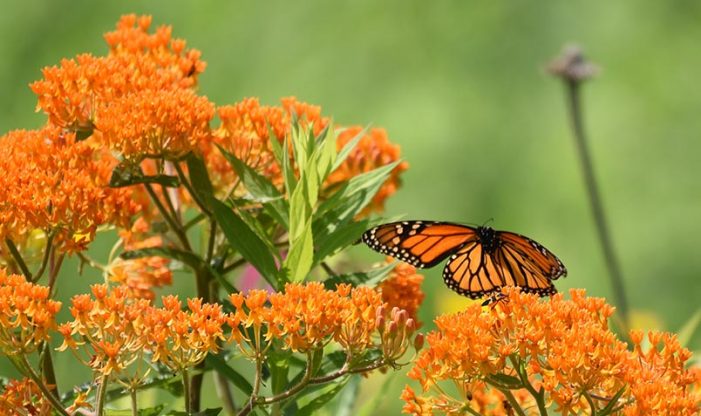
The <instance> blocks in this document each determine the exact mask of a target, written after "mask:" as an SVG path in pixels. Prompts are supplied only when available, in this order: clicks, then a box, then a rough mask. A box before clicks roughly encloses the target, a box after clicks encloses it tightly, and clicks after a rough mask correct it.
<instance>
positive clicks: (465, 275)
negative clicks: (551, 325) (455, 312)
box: [362, 221, 567, 298]
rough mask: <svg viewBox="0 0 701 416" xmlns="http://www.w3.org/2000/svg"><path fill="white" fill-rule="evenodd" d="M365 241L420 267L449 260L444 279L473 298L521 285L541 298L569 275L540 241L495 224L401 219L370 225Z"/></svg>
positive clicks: (372, 246) (377, 249) (379, 249)
mask: <svg viewBox="0 0 701 416" xmlns="http://www.w3.org/2000/svg"><path fill="white" fill-rule="evenodd" d="M362 240H363V241H364V242H365V243H366V244H367V245H368V246H369V247H370V248H372V249H373V250H375V251H378V252H380V253H383V254H387V255H389V256H392V257H395V258H397V259H399V260H402V261H404V262H406V263H409V264H411V265H413V266H415V267H419V268H427V267H433V266H435V265H436V264H438V263H441V262H443V261H444V260H445V259H448V262H447V264H446V266H445V268H444V269H443V280H444V281H445V283H446V285H447V286H448V287H449V288H450V289H452V290H454V291H456V292H457V293H459V294H461V295H465V296H469V297H471V298H480V297H483V296H487V295H492V294H495V293H497V292H499V291H500V290H501V288H502V287H503V286H518V287H521V289H522V290H524V291H526V292H531V293H536V294H538V295H541V296H546V295H552V294H554V293H556V292H557V290H556V289H555V286H554V285H553V284H552V280H555V279H558V278H559V277H561V276H566V275H567V269H566V268H565V266H564V265H563V264H562V262H561V261H560V260H559V259H558V258H557V257H556V256H555V255H554V254H552V253H551V252H550V251H548V249H546V248H545V247H543V246H542V245H540V244H539V243H537V242H535V241H533V240H531V239H530V238H528V237H525V236H523V235H520V234H516V233H512V232H509V231H497V230H495V229H493V228H491V227H486V226H482V227H471V226H468V225H463V224H456V223H451V222H438V221H401V222H393V223H388V224H383V225H380V226H377V227H375V228H371V229H370V230H368V231H366V232H365V233H364V234H363V237H362Z"/></svg>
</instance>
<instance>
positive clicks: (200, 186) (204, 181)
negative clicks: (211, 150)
mask: <svg viewBox="0 0 701 416" xmlns="http://www.w3.org/2000/svg"><path fill="white" fill-rule="evenodd" d="M185 162H186V163H187V171H188V176H190V182H192V188H193V191H194V192H195V194H196V195H195V197H197V198H198V199H199V201H200V202H201V203H202V204H203V205H204V206H208V205H209V201H210V199H212V198H214V187H213V186H212V181H210V179H209V174H208V173H207V166H206V165H205V164H204V161H203V160H202V159H201V158H199V157H198V156H196V155H195V154H194V153H192V152H191V153H189V154H188V155H187V156H186V157H185Z"/></svg>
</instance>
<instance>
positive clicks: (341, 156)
mask: <svg viewBox="0 0 701 416" xmlns="http://www.w3.org/2000/svg"><path fill="white" fill-rule="evenodd" d="M367 133H368V128H367V127H365V128H364V129H362V130H361V131H360V132H358V134H356V135H355V136H353V138H352V139H350V141H349V142H348V143H346V144H345V145H344V146H343V148H342V149H341V151H340V152H338V156H336V160H335V161H334V164H333V168H332V169H331V171H332V172H333V171H334V170H336V169H338V168H339V167H341V165H342V164H343V162H345V161H346V159H348V156H350V154H351V152H352V151H353V149H355V146H357V145H358V142H360V139H362V138H363V136H365V135H366V134H367Z"/></svg>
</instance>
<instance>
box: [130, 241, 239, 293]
mask: <svg viewBox="0 0 701 416" xmlns="http://www.w3.org/2000/svg"><path fill="white" fill-rule="evenodd" d="M153 256H158V257H167V258H169V259H174V260H178V261H180V262H182V263H183V264H186V265H188V266H190V267H191V268H192V269H193V270H195V271H196V272H201V271H204V272H206V273H209V274H210V275H211V276H213V277H214V278H215V279H217V281H218V282H219V284H220V285H221V286H222V287H223V288H224V289H225V290H226V291H227V292H228V293H236V292H238V290H236V288H235V287H234V286H233V285H232V284H231V283H229V282H228V281H227V280H226V279H225V278H224V276H222V275H221V274H220V273H219V272H217V271H216V270H214V268H213V267H211V266H210V265H209V264H207V262H205V261H204V259H202V258H201V257H200V256H198V255H197V254H195V253H192V252H188V251H182V250H178V249H175V248H169V247H147V248H141V249H138V250H130V251H125V252H123V253H122V254H121V255H120V256H119V257H121V258H123V259H124V260H132V259H138V258H142V257H153Z"/></svg>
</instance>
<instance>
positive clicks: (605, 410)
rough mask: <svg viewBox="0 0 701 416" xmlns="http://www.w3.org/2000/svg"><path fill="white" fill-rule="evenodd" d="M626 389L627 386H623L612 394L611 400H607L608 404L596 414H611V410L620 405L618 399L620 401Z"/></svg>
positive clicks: (604, 415)
mask: <svg viewBox="0 0 701 416" xmlns="http://www.w3.org/2000/svg"><path fill="white" fill-rule="evenodd" d="M627 389H628V386H623V387H622V388H621V389H620V390H618V391H617V392H616V394H614V395H613V397H611V400H609V402H608V404H607V405H606V407H604V408H603V409H601V410H599V411H598V412H597V414H598V415H599V416H608V415H610V414H611V412H612V411H613V409H615V408H616V407H617V406H619V405H620V403H618V399H620V398H621V396H623V393H625V391H626V390H627Z"/></svg>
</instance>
